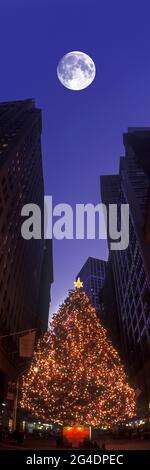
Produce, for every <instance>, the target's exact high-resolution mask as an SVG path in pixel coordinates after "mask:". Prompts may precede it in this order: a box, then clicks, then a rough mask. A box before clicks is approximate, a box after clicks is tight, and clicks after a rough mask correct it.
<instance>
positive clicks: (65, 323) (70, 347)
mask: <svg viewBox="0 0 150 470" xmlns="http://www.w3.org/2000/svg"><path fill="white" fill-rule="evenodd" d="M20 406H21V407H22V408H24V409H25V410H27V411H30V412H31V414H32V415H33V416H34V417H36V418H38V419H43V420H46V421H49V422H51V423H54V424H57V425H64V426H74V425H79V427H80V426H81V425H92V426H94V427H97V426H101V427H104V428H110V427H112V426H114V425H115V424H117V423H118V422H123V421H124V420H126V419H129V418H132V417H133V416H134V415H135V392H134V390H133V389H132V388H131V387H130V386H129V384H128V381H127V376H126V374H125V371H124V368H123V365H122V364H121V361H120V357H119V354H118V352H117V351H116V350H115V348H114V347H113V346H112V343H111V342H110V341H109V340H108V338H107V332H106V330H105V329H104V328H103V326H102V325H101V322H100V320H99V319H98V318H97V315H96V312H95V309H94V308H93V307H92V305H91V304H90V301H89V298H88V297H87V295H86V294H85V292H84V291H83V290H82V291H80V290H75V291H70V292H69V296H68V297H67V299H66V300H65V302H64V303H63V304H62V305H61V306H60V308H59V310H58V313H57V314H55V315H54V316H53V319H52V322H51V325H50V330H49V331H48V332H47V333H46V334H45V336H44V338H43V339H42V340H40V341H39V342H38V345H37V349H36V351H35V353H34V357H33V360H32V363H31V367H30V370H29V371H28V373H27V374H26V375H24V376H23V383H22V397H21V400H20Z"/></svg>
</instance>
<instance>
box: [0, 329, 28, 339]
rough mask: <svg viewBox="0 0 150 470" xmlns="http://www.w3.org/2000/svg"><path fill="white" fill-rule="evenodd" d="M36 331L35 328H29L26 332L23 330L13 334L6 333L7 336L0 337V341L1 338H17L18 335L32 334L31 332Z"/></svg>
mask: <svg viewBox="0 0 150 470" xmlns="http://www.w3.org/2000/svg"><path fill="white" fill-rule="evenodd" d="M36 330H37V329H36V328H30V329H28V330H23V331H16V332H15V333H8V334H7V335H6V334H5V335H0V339H3V338H8V337H9V336H19V335H23V334H24V333H32V331H36Z"/></svg>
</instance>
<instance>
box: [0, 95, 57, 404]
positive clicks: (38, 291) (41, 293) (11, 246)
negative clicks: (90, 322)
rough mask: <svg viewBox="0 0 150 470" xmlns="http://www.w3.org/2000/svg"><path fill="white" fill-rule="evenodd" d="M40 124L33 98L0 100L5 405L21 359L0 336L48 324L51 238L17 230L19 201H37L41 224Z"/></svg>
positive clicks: (0, 347) (0, 343)
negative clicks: (37, 237)
mask: <svg viewBox="0 0 150 470" xmlns="http://www.w3.org/2000/svg"><path fill="white" fill-rule="evenodd" d="M41 130H42V122H41V111H40V110H39V109H37V108H36V107H35V104H34V101H33V100H25V101H17V102H10V103H1V104H0V337H1V339H0V377H1V382H0V383H1V385H0V400H1V402H2V401H6V402H7V406H8V401H9V400H8V401H7V397H8V396H10V393H9V390H8V388H9V389H11V388H13V385H11V384H13V383H14V384H15V382H16V378H17V376H18V373H19V370H20V367H21V368H22V366H23V364H22V361H20V358H19V354H18V336H15V335H14V336H12V337H6V338H3V339H2V336H4V335H7V334H9V333H11V332H13V333H15V332H19V331H23V330H28V329H32V328H35V329H36V332H37V334H38V335H39V334H41V333H42V332H43V331H45V330H46V329H47V324H48V313H49V301H50V286H51V283H52V281H53V272H52V246H51V241H50V242H49V243H48V242H45V240H44V239H39V240H35V239H33V238H32V239H30V240H24V239H23V237H22V236H21V225H22V223H23V218H22V217H21V210H22V207H23V206H24V205H25V204H28V203H34V204H38V206H39V207H40V208H41V213H42V224H43V210H44V184H43V171H42V154H41ZM45 294H46V298H45ZM14 386H15V385H14ZM12 395H13V394H12ZM0 406H1V405H0ZM3 411H4V410H3Z"/></svg>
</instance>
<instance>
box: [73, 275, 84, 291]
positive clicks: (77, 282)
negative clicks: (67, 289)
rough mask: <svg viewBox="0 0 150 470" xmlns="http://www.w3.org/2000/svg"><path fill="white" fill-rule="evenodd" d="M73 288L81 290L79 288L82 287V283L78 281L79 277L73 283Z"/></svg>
mask: <svg viewBox="0 0 150 470" xmlns="http://www.w3.org/2000/svg"><path fill="white" fill-rule="evenodd" d="M74 286H75V287H76V289H81V287H83V282H81V281H80V277H78V279H77V281H75V282H74Z"/></svg>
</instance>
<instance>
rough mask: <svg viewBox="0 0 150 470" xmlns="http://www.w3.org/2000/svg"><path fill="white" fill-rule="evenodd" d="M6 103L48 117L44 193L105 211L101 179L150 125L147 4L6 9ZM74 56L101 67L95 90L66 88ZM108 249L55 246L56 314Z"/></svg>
mask: <svg viewBox="0 0 150 470" xmlns="http://www.w3.org/2000/svg"><path fill="white" fill-rule="evenodd" d="M0 19H1V27H0V64H1V67H0V100H1V101H4V100H5V101H6V100H15V99H24V98H28V97H34V98H35V100H36V104H37V106H38V107H40V108H42V113H43V137H42V144H43V169H44V180H45V193H46V194H49V195H53V199H54V204H56V203H59V202H66V203H69V204H76V203H79V202H85V203H86V202H93V203H98V202H99V198H100V192H99V175H100V174H107V173H108V174H109V173H114V172H118V165H119V157H120V155H122V154H123V152H124V150H123V146H122V133H123V131H125V130H126V129H127V127H128V126H149V125H150V26H149V24H150V3H149V0H143V1H142V0H121V1H120V0H113V1H112V0H68V1H67V0H18V1H17V0H0ZM72 50H81V51H83V52H86V53H88V54H89V55H90V56H91V57H92V58H93V60H94V61H95V64H96V68H97V75H96V80H95V82H94V83H93V84H92V85H91V86H90V87H89V88H87V89H86V90H83V91H80V92H73V91H70V90H67V89H65V88H64V87H63V86H62V85H61V84H60V83H59V81H58V79H57V75H56V68H57V64H58V61H59V60H60V58H61V57H62V56H63V55H64V54H65V53H67V52H69V51H72ZM88 256H96V257H101V258H105V257H106V243H105V242H102V241H98V240H97V241H75V240H74V241H61V242H60V241H57V242H56V241H55V242H54V278H55V281H54V285H53V289H52V306H51V311H54V310H55V309H56V307H57V306H58V303H59V302H60V301H62V300H63V298H64V296H65V294H66V291H67V290H68V289H69V288H72V284H73V281H74V278H75V276H76V274H77V272H78V271H79V270H80V268H81V266H82V264H83V263H84V261H85V260H86V258H87V257H88Z"/></svg>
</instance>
